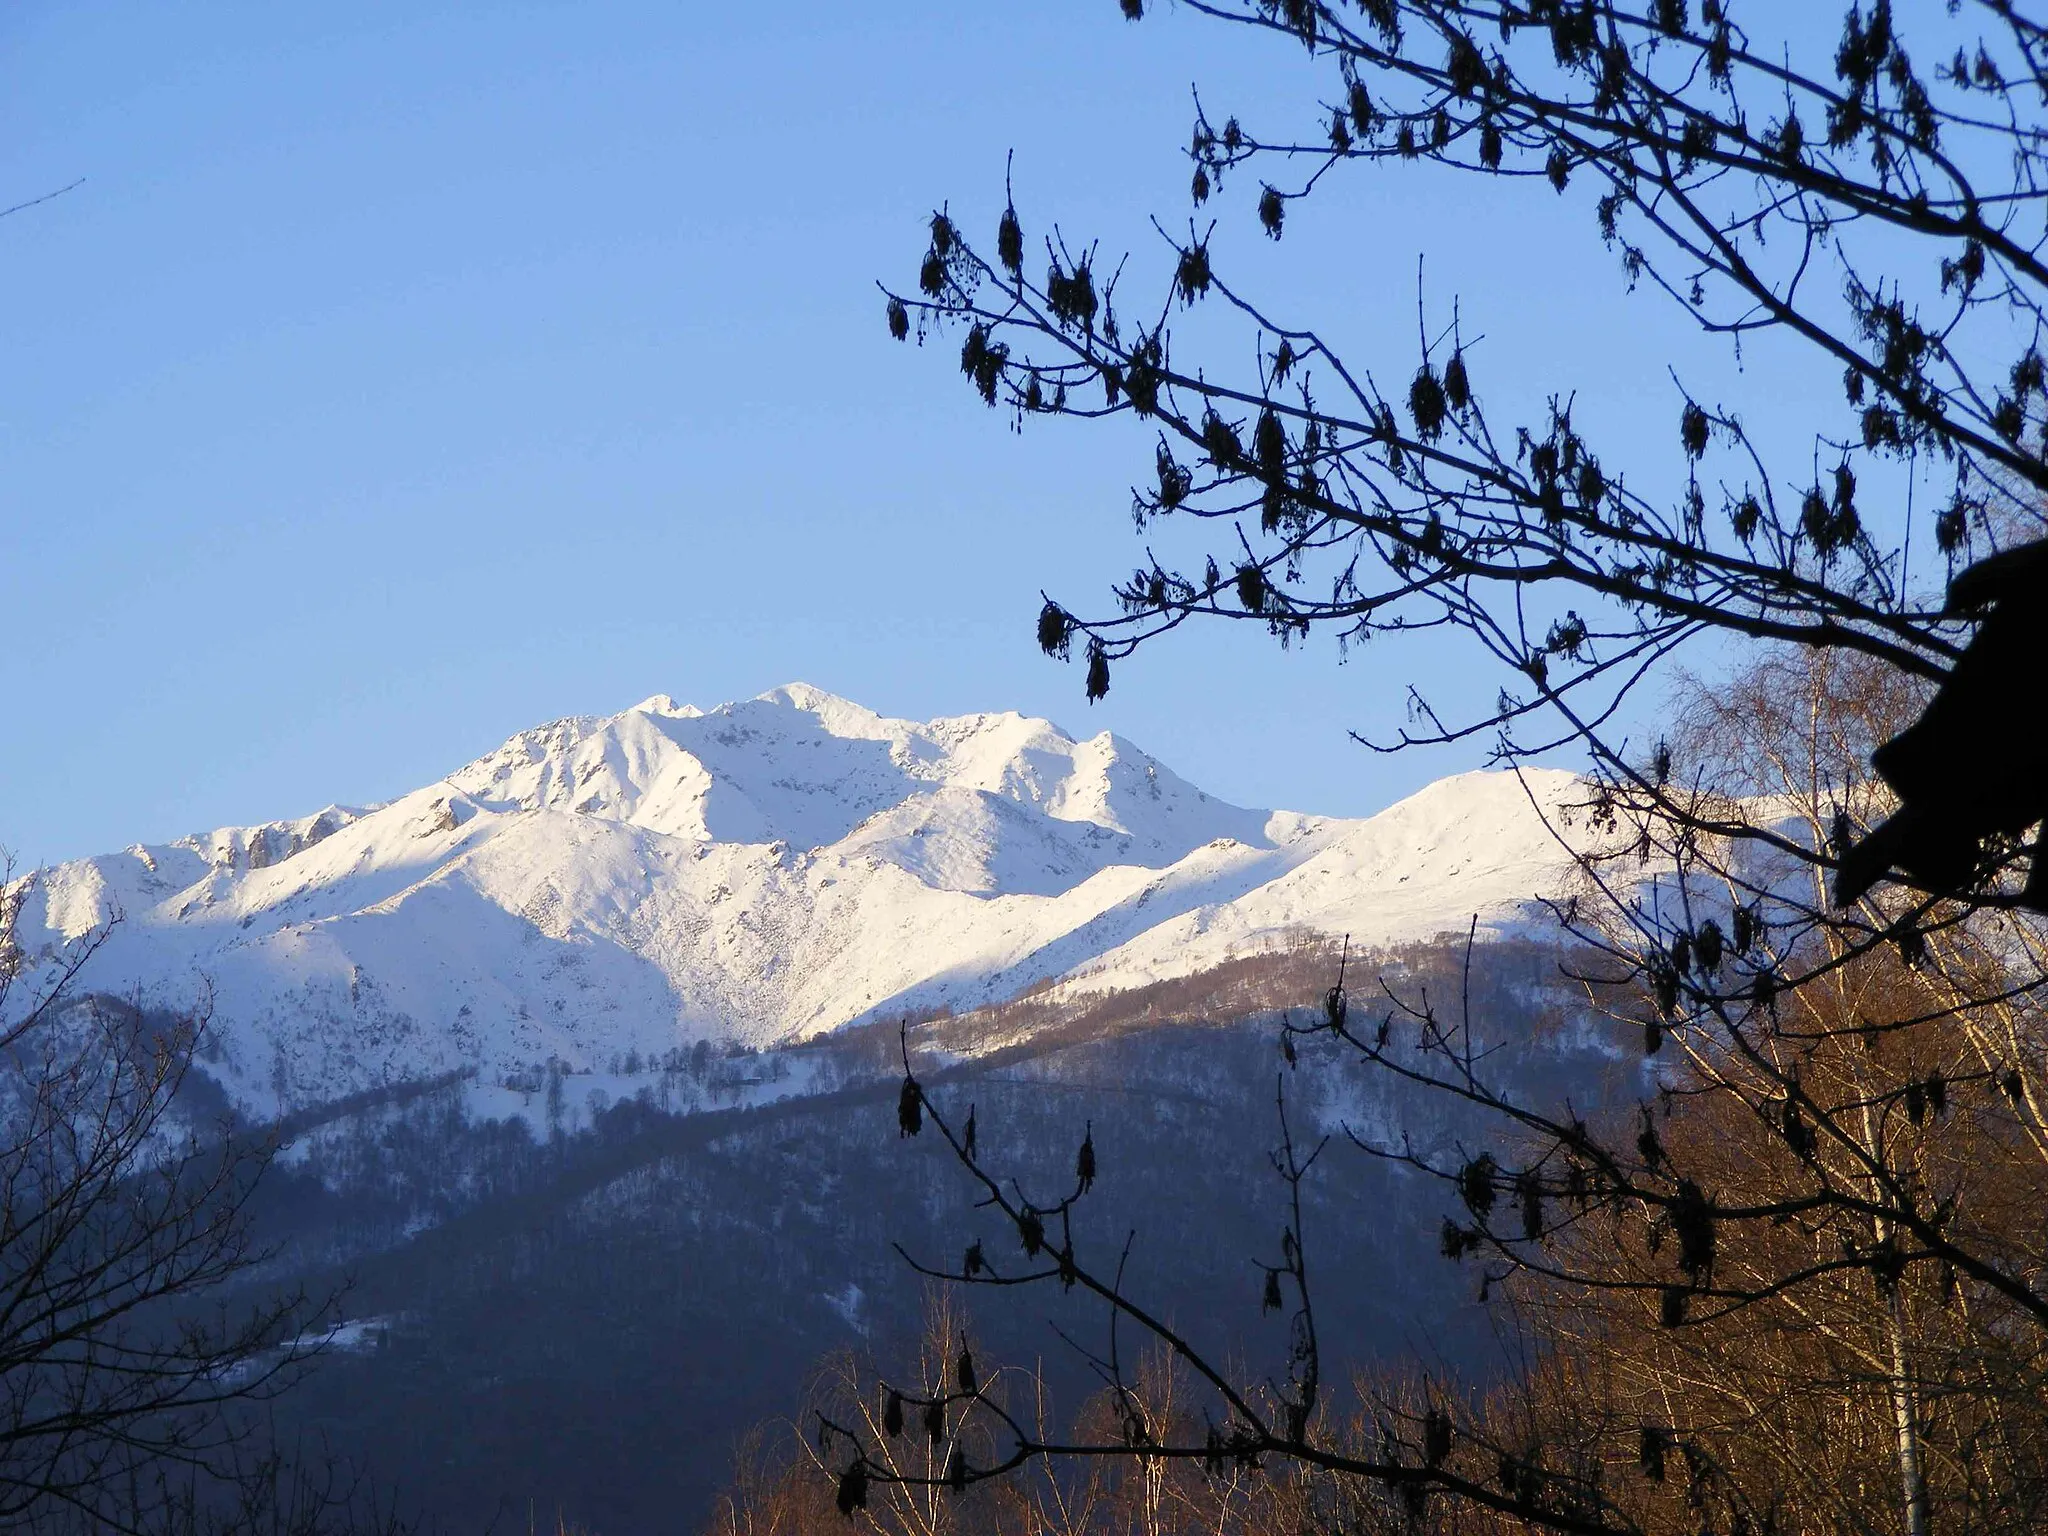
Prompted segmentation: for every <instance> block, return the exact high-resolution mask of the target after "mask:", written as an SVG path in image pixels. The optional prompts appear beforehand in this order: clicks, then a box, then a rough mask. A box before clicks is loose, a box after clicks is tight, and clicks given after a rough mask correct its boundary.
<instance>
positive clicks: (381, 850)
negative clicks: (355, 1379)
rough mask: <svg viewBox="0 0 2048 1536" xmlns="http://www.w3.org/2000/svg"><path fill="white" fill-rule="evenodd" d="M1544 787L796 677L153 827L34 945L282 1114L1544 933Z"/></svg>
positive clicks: (52, 912) (52, 893)
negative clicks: (346, 802)
mask: <svg viewBox="0 0 2048 1536" xmlns="http://www.w3.org/2000/svg"><path fill="white" fill-rule="evenodd" d="M1576 783H1577V780H1576V779H1575V778H1574V777H1573V776H1572V775H1570V774H1567V773H1563V772H1560V771H1556V770H1531V771H1529V772H1528V773H1526V774H1524V775H1523V776H1521V777H1517V776H1516V775H1513V774H1507V773H1498V772H1479V773H1472V774H1463V775H1458V776H1455V777H1453V778H1450V779H1445V780H1440V781H1438V782H1437V783H1436V784H1433V785H1430V786H1428V787H1427V788H1425V789H1423V790H1422V791H1420V792H1418V793H1417V794H1415V795H1412V796H1409V797H1408V798H1407V799H1405V800H1402V801H1400V802H1398V803H1397V804H1395V805H1393V806H1391V807H1389V808H1388V809H1386V810H1385V811H1382V812H1380V813H1379V814H1378V815H1376V816H1373V817H1368V818H1362V819H1344V818H1332V817H1322V816H1315V815H1309V814H1305V813H1300V812H1293V811H1264V810H1254V809H1247V808H1244V807H1240V806H1235V805H1231V804H1229V803H1227V802H1225V801H1222V800H1218V799H1216V798H1214V797H1212V796H1210V795H1208V794H1207V793H1205V792H1204V791H1202V790H1200V789H1199V788H1197V787H1196V786H1194V785H1192V784H1190V783H1188V782H1187V781H1186V780H1184V779H1182V778H1180V777H1179V776H1178V775H1177V774H1175V773H1173V771H1172V770H1171V769H1170V768H1168V767H1167V766H1166V765H1165V764H1163V763H1161V762H1159V761H1158V760H1157V759H1155V758H1153V757H1151V756H1150V755H1149V754H1147V753H1145V752H1144V751H1142V749H1140V748H1138V747H1137V746H1136V745H1135V744H1133V743H1131V742H1128V741H1126V740H1124V739H1123V738H1121V737H1117V736H1115V735H1113V734H1112V733H1110V732H1107V731H1104V732H1099V733H1097V734H1096V735H1094V736H1092V737H1087V738H1081V739H1077V738H1075V737H1073V736H1070V735H1068V734H1067V733H1066V732H1064V731H1062V730H1061V729H1060V728H1059V727H1057V726H1055V725H1053V724H1052V723H1051V722H1049V721H1046V720H1041V719H1036V718H1033V717H1028V716H1023V715H1019V714H1016V713H1014V712H1001V713H983V714H975V715H960V716H950V717H942V718H940V719H937V720H932V721H925V722H913V721H906V720H896V719H891V718H888V717H884V716H881V715H878V714H876V713H874V712H873V711H871V710H867V709H865V708H864V707H862V706H860V705H858V704H855V703H853V702H851V701H849V700H846V699H842V698H839V697H837V696H835V695H832V694H829V693H827V692H825V691H824V690H821V689H817V688H813V687H811V686H809V685H807V684H802V683H792V684H789V685H786V686H785V687H782V688H778V689H772V690H770V691H769V692H767V693H764V694H761V695H759V696H757V697H756V698H754V699H750V700H745V701H739V702H735V703H729V704H723V705H720V706H718V707H717V708H715V709H712V710H708V711H707V710H700V709H697V708H695V707H694V706H690V705H683V704H678V703H676V701H675V700H674V699H672V698H670V697H669V696H667V695H665V694H657V695H655V696H653V697H652V698H649V699H647V700H643V701H642V702H641V703H639V704H637V705H634V706H632V707H631V708H629V709H626V710H622V711H620V712H619V713H617V714H615V715H609V716H597V715H586V716H571V717H566V718H564V719H561V720H556V721H551V722H548V723H546V724H544V725H540V726H536V727H534V728H532V729H531V730H527V731H522V732H519V733H517V734H515V735H514V736H512V737H510V738H508V739H507V740H506V741H505V742H504V743H503V744H502V745H500V746H499V747H497V748H495V749H494V750H493V751H491V752H489V753H486V754H484V755H483V756H481V757H479V758H476V759H474V760H473V761H471V762H469V763H466V764H464V765H462V766H461V767H459V768H457V769H456V770H455V771H453V772H452V773H450V774H448V775H446V776H445V777H443V778H441V779H438V780H436V781H434V782H433V783H431V784H428V785H425V786H422V787H421V788H419V789H416V790H414V791H412V792H410V793H408V794H405V795H401V796H399V797H397V798H396V799H394V800H391V801H389V802H386V803H384V804H382V805H378V806H368V807H348V806H339V805H333V806H329V807H327V808H325V809H324V810H322V811H320V812H317V813H315V814H314V815H312V816H309V817H302V818H298V819H296V820H290V821H280V822H270V823H264V824H261V825H258V826H254V827H231V828H222V829H217V830H215V831H212V832H208V833H201V834H195V835H193V836H190V837H187V838H181V839H177V840H174V841H173V842H170V843H165V844H155V845H142V844H135V845H131V847H129V848H128V849H126V850H124V851H122V852H120V853H115V854H107V855H101V856H98V857H95V858H90V859H81V860H74V861H71V862H69V863H66V864H62V865H58V866H55V867H54V868H52V869H50V870H46V871H42V872H40V873H39V874H38V875H36V876H34V877H31V883H30V885H29V887H28V889H27V890H26V892H25V896H26V900H25V904H24V907H23V911H22V914H21V919H20V922H19V925H18V933H17V937H18V939H19V941H20V942H21V943H22V944H23V946H24V948H25V949H26V950H27V952H28V954H29V955H30V957H31V959H32V960H33V961H36V962H40V963H41V964H44V965H48V964H51V963H54V961H55V958H56V956H57V955H58V953H59V952H60V951H61V949H62V947H63V946H64V945H65V944H66V943H68V942H73V941H76V940H77V939H78V938H80V937H81V936H83V935H84V934H86V933H88V932H91V931H93V930H94V929H96V928H97V927H99V926H101V925H103V924H105V923H107V922H108V921H109V920H110V919H113V918H115V917H119V918H120V921H119V923H118V924H117V925H116V927H115V929H114V931H113V933H112V935H111V937H110V938H109V940H108V942H107V943H106V945H105V946H104V948H103V949H102V951H101V952H100V953H99V954H98V955H96V956H95V957H94V960H93V969H92V971H91V973H90V974H89V975H88V976H87V977H86V978H85V980H86V981H87V983H88V984H90V985H92V986H93V987H94V988H96V989H97V990H101V991H110V992H119V993H123V994H127V995H133V996H137V997H140V998H141V999H142V1000H144V1001H145V1002H149V1003H154V1004H159V1005H162V1006H167V1007H192V1006H197V1005H207V1006H210V1009H211V1014H212V1018H213V1021H214V1026H215V1028H214V1031H213V1033H214V1039H215V1049H214V1052H213V1056H212V1058H211V1059H210V1060H209V1062H208V1070H209V1071H210V1072H211V1073H212V1074H213V1075H215V1076H216V1077H218V1078H219V1079H220V1081H221V1082H222V1084H223V1086H224V1087H226V1088H227V1090H228V1092H229V1093H230V1095H231V1096H232V1097H233V1098H235V1099H236V1101H237V1102H238V1103H240V1104H242V1105H243V1106H244V1107H246V1108H248V1109H250V1110H252V1111H257V1112H264V1113H275V1112H282V1111H284V1110H287V1109H295V1108H302V1107H304V1106H305V1105H307V1104H311V1103H317V1102H320V1101H322V1100H323V1099H331V1098H336V1097H339V1096H341V1095H343V1094H347V1093H352V1092H358V1091H361V1090H363V1089H365V1088H369V1087H376V1086H381V1085H386V1084H391V1083H396V1082H404V1081H414V1080H421V1079H425V1078H429V1077H434V1076H438V1075H441V1074H444V1073H447V1072H450V1071H465V1070H466V1071H474V1072H475V1073H476V1074H477V1075H478V1076H479V1077H480V1078H481V1079H483V1080H486V1081H491V1080H498V1079H501V1078H504V1077H506V1076H507V1075H508V1074H512V1073H514V1072H520V1071H524V1070H527V1069H530V1068H531V1067H532V1066H534V1065H536V1064H540V1063H545V1062H549V1061H557V1062H561V1063H564V1064H566V1065H567V1066H569V1067H571V1068H579V1067H581V1068H587V1067H589V1066H591V1065H593V1064H595V1063H601V1062H602V1061H604V1060H605V1059H607V1058H609V1057H612V1056H616V1055H618V1054H620V1053H622V1052H627V1051H631V1052H635V1053H638V1054H640V1055H642V1056H646V1057H655V1056H659V1055H661V1054H663V1053H664V1052H668V1051H672V1050H676V1049H679V1048H684V1047H687V1046H689V1045H691V1044H692V1043H694V1042H695V1041H696V1040H698V1039H712V1040H719V1041H724V1040H735V1041H739V1042H743V1043H746V1044H751V1045H757V1046H759V1045H773V1044H777V1043H782V1042H786V1041H793V1040H800V1039H803V1038H807V1037H809V1036H812V1035H816V1034H819V1033H822V1032H825V1031H828V1030H831V1029H835V1028H837V1027H839V1026H841V1025H845V1024H849V1023H855V1022H860V1021H863V1020H868V1019H872V1018H875V1017H878V1016H883V1015H886V1014H888V1013H890V1012H892V1011H899V1010H908V1009H912V1008H925V1007H951V1008H955V1009H961V1008H966V1007H972V1006H976V1005H978V1004H981V1003H985V1002H993V1001H1000V1000H1003V999H1006V998H1009V997H1014V996H1016V995H1018V994H1019V993H1021V992H1023V991H1025V990H1027V989H1029V988H1033V987H1038V986H1043V985H1046V984H1048V983H1055V984H1060V985H1065V986H1069V987H1075V988H1082V989H1108V988H1114V987H1123V986H1131V985H1142V984H1144V983H1146V982H1149V981H1153V980H1158V979H1161V978H1164V977H1171V976H1176V975H1185V974H1190V973H1192V972H1195V971H1199V970H1200V969H1203V968H1204V967H1206V966H1209V965H1213V964H1215V963H1217V962H1218V961H1220V960H1221V959H1223V958H1227V957H1228V956H1230V955H1233V954H1239V953H1245V952H1249V951H1254V950H1258V949H1261V948H1274V947H1279V946H1281V945H1284V944H1287V943H1291V942H1297V941H1298V940H1299V939H1300V938H1301V937H1302V936H1304V935H1309V934H1323V935H1330V934H1339V933H1345V934H1350V935H1352V936H1353V938H1354V939H1355V940H1356V941H1358V942H1360V943H1365V944H1373V943H1392V942H1402V941H1407V940H1413V939H1426V938H1430V937H1434V936H1435V935H1436V934H1437V933H1439V932H1441V931H1444V930H1447V929H1457V930H1460V931H1462V930H1463V929H1464V927H1465V925H1466V922H1467V921H1468V919H1470V918H1472V917H1474V916H1477V917H1478V919H1479V920H1480V921H1481V922H1482V923H1484V924H1485V925H1486V926H1487V927H1488V928H1489V929H1491V930H1504V929H1507V928H1512V927H1516V926H1519V925H1521V924H1523V923H1525V922H1526V921H1527V920H1528V918H1529V917H1530V915H1531V908H1530V907H1529V905H1528V904H1529V902H1530V900H1531V899H1532V898H1533V897H1535V896H1537V895H1539V894H1541V893H1542V892H1544V891H1545V890H1547V889H1549V888H1550V887H1552V886H1554V885H1555V884H1556V883H1557V881H1558V880H1559V879H1560V878H1561V877H1562V875H1563V873H1564V872H1565V870H1566V869H1567V868H1568V861H1567V860H1566V859H1565V858H1564V856H1563V853H1562V851H1561V850H1560V849H1559V848H1558V846H1557V845H1556V843H1555V841H1554V840H1553V839H1552V837H1551V835H1550V833H1549V831H1548V830H1547V828H1546V826H1545V824H1544V818H1543V816H1542V815H1540V814H1539V807H1542V808H1550V807H1554V806H1555V805H1556V804H1558V803H1559V802H1560V801H1561V800H1562V799H1563V798H1564V797H1566V796H1567V795H1568V794H1569V793H1570V789H1571V786H1572V785H1574V784H1576Z"/></svg>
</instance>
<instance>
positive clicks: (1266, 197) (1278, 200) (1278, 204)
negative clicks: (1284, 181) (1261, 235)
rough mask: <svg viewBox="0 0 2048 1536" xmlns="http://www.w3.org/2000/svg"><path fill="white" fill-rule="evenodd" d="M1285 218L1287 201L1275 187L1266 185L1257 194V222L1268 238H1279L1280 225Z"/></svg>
mask: <svg viewBox="0 0 2048 1536" xmlns="http://www.w3.org/2000/svg"><path fill="white" fill-rule="evenodd" d="M1286 218H1287V202H1286V199H1284V198H1283V197H1281V195H1280V190H1279V188H1277V187H1273V186H1268V187H1267V188H1266V190H1265V191H1264V192H1261V193H1260V194H1259V223H1260V225H1262V226H1263V227H1264V229H1265V231H1266V235H1267V237H1268V238H1269V239H1273V240H1278V239H1279V238H1280V226H1281V224H1282V223H1283V222H1284V221H1285V220H1286Z"/></svg>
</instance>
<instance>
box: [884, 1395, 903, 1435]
mask: <svg viewBox="0 0 2048 1536" xmlns="http://www.w3.org/2000/svg"><path fill="white" fill-rule="evenodd" d="M882 1428H883V1430H884V1431H885V1432H886V1433H887V1434H888V1436H889V1438H890V1439H891V1440H894V1439H895V1438H896V1437H897V1436H899V1435H901V1434H902V1433H903V1394H902V1393H901V1392H891V1393H890V1394H889V1402H888V1406H886V1407H885V1408H883V1409H882Z"/></svg>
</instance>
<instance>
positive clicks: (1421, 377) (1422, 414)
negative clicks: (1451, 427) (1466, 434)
mask: <svg viewBox="0 0 2048 1536" xmlns="http://www.w3.org/2000/svg"><path fill="white" fill-rule="evenodd" d="M1447 405H1448V402H1446V401H1445V399H1444V387H1443V385H1442V384H1441V383H1439V382H1438V380H1437V376H1436V374H1435V373H1434V372H1433V371H1432V370H1431V368H1430V366H1429V364H1427V363H1424V364H1423V365H1422V367H1421V368H1420V369H1419V370H1417V372H1416V375H1415V380H1414V382H1413V383H1411V384H1410V385H1409V386H1408V413H1409V414H1410V415H1411V416H1413V417H1414V418H1415V430H1416V431H1417V432H1419V433H1421V434H1422V438H1423V440H1424V441H1425V442H1434V441H1435V440H1436V439H1437V438H1438V437H1441V436H1442V435H1443V430H1444V421H1445V419H1446V417H1447V416H1448V414H1449V412H1448V409H1447Z"/></svg>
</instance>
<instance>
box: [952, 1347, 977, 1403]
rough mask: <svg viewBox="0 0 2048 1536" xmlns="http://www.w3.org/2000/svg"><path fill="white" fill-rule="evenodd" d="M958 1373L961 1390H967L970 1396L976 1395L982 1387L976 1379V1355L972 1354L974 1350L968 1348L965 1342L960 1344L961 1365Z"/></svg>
mask: <svg viewBox="0 0 2048 1536" xmlns="http://www.w3.org/2000/svg"><path fill="white" fill-rule="evenodd" d="M958 1375H959V1380H960V1390H961V1391H962V1392H965V1393H966V1394H967V1395H968V1396H969V1397H974V1396H976V1395H977V1394H979V1393H980V1391H981V1387H980V1384H979V1383H978V1382H977V1381H976V1379H975V1375H974V1355H973V1354H972V1352H970V1351H969V1350H968V1348H967V1346H966V1345H965V1344H962V1345H961V1346H960V1365H959V1371H958Z"/></svg>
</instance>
